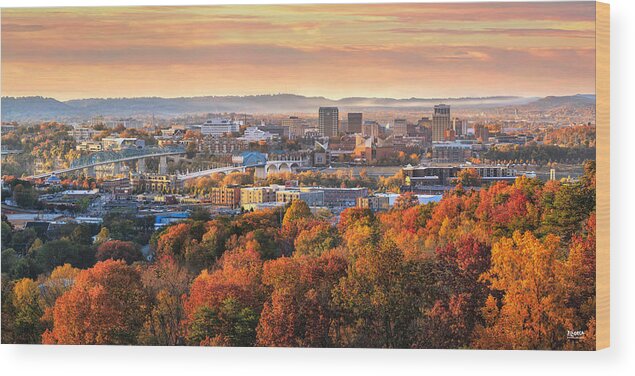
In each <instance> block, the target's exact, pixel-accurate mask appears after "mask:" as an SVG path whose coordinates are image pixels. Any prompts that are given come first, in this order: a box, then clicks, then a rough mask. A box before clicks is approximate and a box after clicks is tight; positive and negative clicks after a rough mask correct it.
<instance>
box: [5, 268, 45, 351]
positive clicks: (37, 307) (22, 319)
mask: <svg viewBox="0 0 635 376" xmlns="http://www.w3.org/2000/svg"><path fill="white" fill-rule="evenodd" d="M12 303H13V306H14V309H15V310H14V312H15V317H14V321H13V328H12V329H13V334H14V341H15V343H40V341H41V336H42V332H43V327H42V324H41V322H40V317H42V314H43V313H44V309H43V307H42V303H41V301H40V293H39V290H38V285H37V283H36V282H35V281H33V280H32V279H29V278H23V279H21V280H19V281H17V282H16V283H15V285H14V287H13V297H12Z"/></svg>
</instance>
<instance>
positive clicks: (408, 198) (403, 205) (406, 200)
mask: <svg viewBox="0 0 635 376" xmlns="http://www.w3.org/2000/svg"><path fill="white" fill-rule="evenodd" d="M417 205H419V198H418V197H417V195H415V194H414V193H412V192H406V193H403V194H401V195H400V196H399V197H397V199H396V200H395V205H394V207H393V209H395V210H405V209H409V208H412V207H415V206H417Z"/></svg>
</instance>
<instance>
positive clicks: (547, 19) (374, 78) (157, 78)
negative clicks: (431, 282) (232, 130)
mask: <svg viewBox="0 0 635 376" xmlns="http://www.w3.org/2000/svg"><path fill="white" fill-rule="evenodd" d="M594 15H595V8H594V5H593V3H588V2H582V3H572V2H566V3H480V4H377V5H368V4H364V5H293V6H213V7H128V8H126V7H124V8H50V9H47V8H42V9H4V10H3V12H2V95H15V96H18V95H45V96H52V97H56V98H60V99H69V98H79V97H113V96H151V95H159V96H190V95H225V94H231V95H241V94H258V93H277V92H293V93H298V94H304V95H325V96H330V97H344V96H392V97H412V96H417V97H424V96H435V97H441V96H465V95H479V96H485V95H509V94H511V95H514V94H516V95H546V94H570V93H578V92H584V93H591V92H593V91H594V51H595V50H594V48H595V46H594V45H595V39H594Z"/></svg>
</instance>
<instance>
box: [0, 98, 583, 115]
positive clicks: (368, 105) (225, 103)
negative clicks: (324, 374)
mask: <svg viewBox="0 0 635 376" xmlns="http://www.w3.org/2000/svg"><path fill="white" fill-rule="evenodd" d="M439 103H446V104H449V105H452V106H454V107H455V108H459V109H479V108H482V109H486V108H495V107H502V106H524V105H534V104H536V105H538V106H540V107H549V106H559V105H562V104H566V103H574V105H576V104H582V105H584V104H588V103H595V95H574V96H566V97H545V98H538V97H517V96H494V97H481V98H476V97H474V98H472V97H466V98H406V99H395V98H366V97H351V98H342V99H329V98H325V97H306V96H302V95H295V94H271V95H249V96H205V97H180V98H161V97H139V98H93V99H73V100H68V101H58V100H56V99H54V98H45V97H40V96H35V97H17V98H16V97H2V108H1V111H2V121H39V120H64V119H72V118H86V117H92V116H97V115H103V116H121V117H127V116H135V115H137V116H139V115H152V114H154V115H158V116H179V115H184V114H196V113H218V112H247V113H300V112H305V113H306V112H317V109H318V107H320V106H336V107H339V108H340V111H342V112H347V111H382V110H390V109H401V110H412V111H430V110H431V109H432V107H433V106H434V105H435V104H439Z"/></svg>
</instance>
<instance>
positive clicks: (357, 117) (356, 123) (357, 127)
mask: <svg viewBox="0 0 635 376" xmlns="http://www.w3.org/2000/svg"><path fill="white" fill-rule="evenodd" d="M362 124H363V115H362V113H361V112H349V113H348V125H347V128H346V132H347V133H362Z"/></svg>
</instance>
